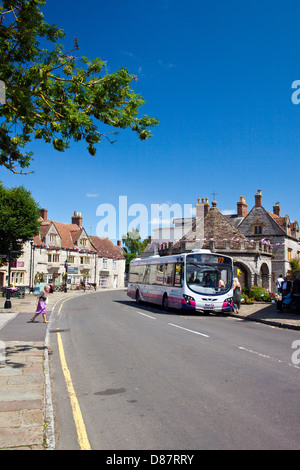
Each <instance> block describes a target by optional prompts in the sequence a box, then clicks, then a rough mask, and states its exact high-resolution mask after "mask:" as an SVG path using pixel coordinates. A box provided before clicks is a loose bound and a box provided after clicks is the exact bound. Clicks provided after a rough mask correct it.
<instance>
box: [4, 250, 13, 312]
mask: <svg viewBox="0 0 300 470" xmlns="http://www.w3.org/2000/svg"><path fill="white" fill-rule="evenodd" d="M11 253H12V243H11V242H10V244H9V249H8V282H7V288H6V300H5V304H4V308H11V300H10V274H11Z"/></svg>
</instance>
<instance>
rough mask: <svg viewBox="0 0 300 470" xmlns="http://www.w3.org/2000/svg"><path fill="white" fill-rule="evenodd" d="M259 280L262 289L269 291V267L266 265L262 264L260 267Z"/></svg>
mask: <svg viewBox="0 0 300 470" xmlns="http://www.w3.org/2000/svg"><path fill="white" fill-rule="evenodd" d="M260 278H261V285H262V287H263V288H264V289H266V290H269V288H270V286H269V284H270V282H269V279H270V271H269V267H268V265H267V264H266V263H263V264H262V265H261V267H260Z"/></svg>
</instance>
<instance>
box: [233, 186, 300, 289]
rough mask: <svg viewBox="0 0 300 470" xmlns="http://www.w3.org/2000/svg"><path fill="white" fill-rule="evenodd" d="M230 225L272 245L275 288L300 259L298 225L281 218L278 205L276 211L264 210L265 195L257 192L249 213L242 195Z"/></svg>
mask: <svg viewBox="0 0 300 470" xmlns="http://www.w3.org/2000/svg"><path fill="white" fill-rule="evenodd" d="M229 218H230V220H231V222H232V223H233V224H234V226H235V227H237V228H238V230H239V231H240V232H242V233H243V234H244V235H245V236H246V237H247V238H248V239H251V240H254V241H263V242H264V243H269V244H270V246H272V253H273V256H272V288H273V290H274V287H275V281H276V279H277V278H278V277H279V275H280V274H282V275H286V274H287V275H288V274H289V271H290V263H289V262H290V260H291V259H294V258H300V244H299V225H298V222H297V221H294V222H291V221H290V218H289V216H288V215H285V216H284V217H282V216H281V208H280V206H279V203H276V204H275V205H274V206H273V212H269V211H268V210H266V209H265V208H264V207H263V202H262V192H261V190H258V191H257V194H256V195H255V204H254V206H253V208H252V209H251V210H250V212H249V213H247V204H246V201H245V198H243V196H242V197H241V198H240V201H239V202H238V212H237V214H236V215H234V216H229Z"/></svg>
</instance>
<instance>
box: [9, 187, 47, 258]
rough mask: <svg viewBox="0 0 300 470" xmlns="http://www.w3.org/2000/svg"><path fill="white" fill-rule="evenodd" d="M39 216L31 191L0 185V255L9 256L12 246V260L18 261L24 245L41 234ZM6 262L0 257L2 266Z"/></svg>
mask: <svg viewBox="0 0 300 470" xmlns="http://www.w3.org/2000/svg"><path fill="white" fill-rule="evenodd" d="M39 216H40V210H39V207H38V204H37V203H36V202H35V200H34V199H33V198H32V196H31V193H30V191H28V190H26V189H25V188H23V187H22V186H18V187H15V188H5V187H4V186H3V184H2V183H0V254H1V255H8V254H9V247H10V244H11V247H12V250H13V253H12V259H17V258H18V257H19V256H20V252H21V251H22V246H23V243H25V242H26V241H27V240H30V239H31V238H33V237H34V236H35V235H37V234H38V233H39V227H40V222H39V221H38V218H39ZM6 260H7V258H4V257H3V258H2V259H1V257H0V265H1V264H2V263H3V262H5V261H6ZM1 261H2V263H1Z"/></svg>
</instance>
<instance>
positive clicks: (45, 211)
mask: <svg viewBox="0 0 300 470" xmlns="http://www.w3.org/2000/svg"><path fill="white" fill-rule="evenodd" d="M40 216H41V217H42V219H44V220H47V217H48V209H41V210H40Z"/></svg>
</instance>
